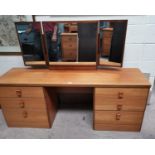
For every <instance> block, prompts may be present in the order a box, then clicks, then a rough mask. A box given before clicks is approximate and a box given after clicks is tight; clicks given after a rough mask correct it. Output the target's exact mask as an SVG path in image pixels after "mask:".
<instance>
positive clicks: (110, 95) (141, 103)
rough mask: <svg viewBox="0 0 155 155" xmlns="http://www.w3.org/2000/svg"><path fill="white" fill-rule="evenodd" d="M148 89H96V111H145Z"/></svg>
mask: <svg viewBox="0 0 155 155" xmlns="http://www.w3.org/2000/svg"><path fill="white" fill-rule="evenodd" d="M148 92H149V89H148V88H95V103H94V108H95V110H132V111H144V109H145V106H146V102H147V96H148Z"/></svg>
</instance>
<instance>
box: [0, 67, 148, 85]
mask: <svg viewBox="0 0 155 155" xmlns="http://www.w3.org/2000/svg"><path fill="white" fill-rule="evenodd" d="M0 86H69V87H72V86H79V87H81V86H85V87H147V88H149V87H150V83H149V82H148V80H147V79H146V78H145V77H144V75H143V74H142V73H141V71H140V70H139V69H136V68H119V69H115V68H113V69H104V70H48V69H28V68H27V69H25V68H13V69H11V70H10V71H8V72H7V73H6V74H4V75H3V76H1V77H0Z"/></svg>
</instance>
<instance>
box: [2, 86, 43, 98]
mask: <svg viewBox="0 0 155 155" xmlns="http://www.w3.org/2000/svg"><path fill="white" fill-rule="evenodd" d="M0 97H44V93H43V88H42V87H0Z"/></svg>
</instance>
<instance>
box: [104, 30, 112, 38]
mask: <svg viewBox="0 0 155 155" xmlns="http://www.w3.org/2000/svg"><path fill="white" fill-rule="evenodd" d="M105 37H106V38H112V32H107V31H105V32H103V38H105Z"/></svg>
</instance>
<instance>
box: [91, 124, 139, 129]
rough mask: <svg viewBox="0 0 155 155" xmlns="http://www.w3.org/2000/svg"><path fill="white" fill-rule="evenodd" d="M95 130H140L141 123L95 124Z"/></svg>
mask: <svg viewBox="0 0 155 155" xmlns="http://www.w3.org/2000/svg"><path fill="white" fill-rule="evenodd" d="M94 129H95V130H106V131H140V129H141V125H140V124H138V125H119V124H98V123H96V124H94Z"/></svg>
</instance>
